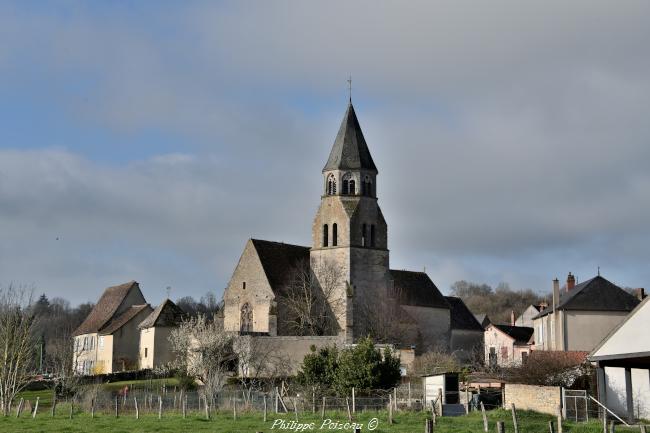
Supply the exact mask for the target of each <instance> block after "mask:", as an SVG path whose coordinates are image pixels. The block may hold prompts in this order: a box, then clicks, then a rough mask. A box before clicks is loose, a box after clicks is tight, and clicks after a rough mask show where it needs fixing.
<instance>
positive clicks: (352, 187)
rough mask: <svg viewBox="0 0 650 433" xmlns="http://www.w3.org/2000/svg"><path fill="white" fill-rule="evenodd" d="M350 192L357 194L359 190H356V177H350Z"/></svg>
mask: <svg viewBox="0 0 650 433" xmlns="http://www.w3.org/2000/svg"><path fill="white" fill-rule="evenodd" d="M348 189H349V194H350V195H355V194H356V193H357V192H356V190H355V185H354V179H350V186H349V188H348Z"/></svg>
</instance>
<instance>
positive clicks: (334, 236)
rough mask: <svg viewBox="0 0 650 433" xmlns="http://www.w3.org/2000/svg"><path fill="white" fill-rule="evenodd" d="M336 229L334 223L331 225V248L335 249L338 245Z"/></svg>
mask: <svg viewBox="0 0 650 433" xmlns="http://www.w3.org/2000/svg"><path fill="white" fill-rule="evenodd" d="M337 238H338V227H337V225H336V223H334V224H332V246H333V247H335V246H336V245H337V244H338V239H337Z"/></svg>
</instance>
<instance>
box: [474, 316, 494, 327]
mask: <svg viewBox="0 0 650 433" xmlns="http://www.w3.org/2000/svg"><path fill="white" fill-rule="evenodd" d="M474 318H475V319H476V320H477V321H478V323H480V324H481V326H482V327H483V329H485V328H487V326H488V325H489V324H490V323H492V321H491V320H490V317H489V316H488V315H487V314H485V313H482V314H474Z"/></svg>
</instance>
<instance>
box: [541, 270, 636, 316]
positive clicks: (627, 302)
mask: <svg viewBox="0 0 650 433" xmlns="http://www.w3.org/2000/svg"><path fill="white" fill-rule="evenodd" d="M638 304H639V300H638V299H637V298H636V297H634V296H632V295H630V294H629V293H627V292H626V291H625V290H623V289H621V288H620V287H618V286H617V285H616V284H614V283H612V282H610V281H608V280H606V279H605V278H603V277H601V276H600V275H598V276H596V277H594V278H592V279H590V280H587V281H584V282H582V283H580V284H577V285H576V286H575V287H574V288H573V289H571V290H569V291H568V292H564V293H562V294H561V295H560V302H559V303H558V306H557V307H556V309H558V310H582V311H632V310H633V309H634V307H636V306H637V305H638ZM552 312H553V306H552V305H551V306H549V307H548V308H546V309H545V310H543V311H542V312H540V313H539V314H538V315H537V316H535V317H534V318H535V319H536V318H539V317H543V316H546V315H547V314H550V313H552Z"/></svg>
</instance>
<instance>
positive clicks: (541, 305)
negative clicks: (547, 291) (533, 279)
mask: <svg viewBox="0 0 650 433" xmlns="http://www.w3.org/2000/svg"><path fill="white" fill-rule="evenodd" d="M547 308H548V304H547V303H546V301H542V302H540V303H539V311H544V310H546V309H547Z"/></svg>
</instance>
